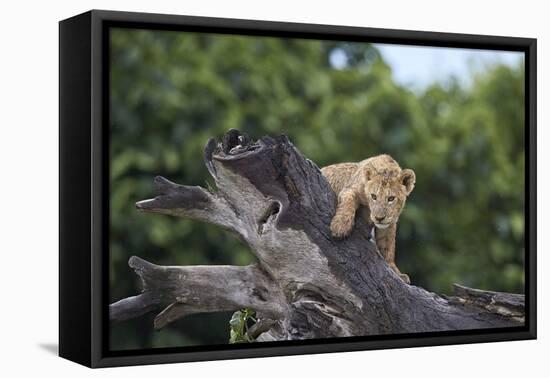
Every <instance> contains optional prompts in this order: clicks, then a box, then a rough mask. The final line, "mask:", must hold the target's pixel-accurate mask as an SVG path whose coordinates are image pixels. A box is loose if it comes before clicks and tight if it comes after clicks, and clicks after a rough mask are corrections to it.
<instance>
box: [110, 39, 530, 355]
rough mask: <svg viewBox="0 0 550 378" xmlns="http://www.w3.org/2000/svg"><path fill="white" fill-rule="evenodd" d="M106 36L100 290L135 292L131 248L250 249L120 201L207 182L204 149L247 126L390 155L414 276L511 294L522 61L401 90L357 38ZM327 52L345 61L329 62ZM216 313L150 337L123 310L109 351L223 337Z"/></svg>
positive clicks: (185, 255) (207, 254) (518, 263)
mask: <svg viewBox="0 0 550 378" xmlns="http://www.w3.org/2000/svg"><path fill="white" fill-rule="evenodd" d="M111 38H112V39H111V123H110V130H109V131H110V135H111V145H110V162H111V165H110V167H111V170H110V180H111V191H110V193H111V202H110V211H111V241H110V282H111V285H110V296H111V301H115V300H118V299H120V298H122V297H126V296H130V295H134V294H135V293H137V292H139V290H140V286H139V281H138V279H137V277H136V276H135V275H134V274H133V273H132V272H131V271H130V269H129V268H128V266H127V261H128V258H129V257H130V256H132V255H138V256H140V257H143V258H145V259H147V260H149V261H152V262H154V263H157V264H166V265H196V264H235V265H245V264H249V263H251V262H253V261H254V257H253V255H252V254H251V253H250V251H249V250H248V247H247V246H245V245H243V244H242V243H241V242H240V241H239V240H237V239H236V238H233V237H232V236H231V235H230V234H228V233H227V232H225V231H223V230H221V229H219V228H216V227H213V226H209V225H206V224H202V223H199V222H196V221H190V220H186V219H176V218H172V217H168V216H164V215H152V214H140V213H137V212H136V211H135V207H134V204H135V202H136V201H139V200H142V199H145V198H150V197H151V196H152V195H153V192H152V179H153V177H154V176H155V175H163V176H165V177H167V178H169V179H171V180H172V181H175V182H178V183H181V184H188V185H207V183H208V181H209V176H208V173H207V170H206V168H205V167H204V164H203V161H202V156H203V147H204V145H205V143H206V141H207V140H208V138H210V137H218V138H219V137H221V136H222V135H223V133H224V132H225V131H226V130H227V129H229V128H232V127H233V128H238V129H240V130H243V131H245V132H247V133H248V134H249V135H251V136H252V137H255V138H257V137H260V136H262V135H265V134H281V133H285V134H287V135H288V136H289V137H290V138H291V140H292V142H293V143H294V144H295V145H296V146H297V147H298V148H299V149H300V151H302V152H303V153H304V154H305V155H306V156H307V157H308V158H310V159H311V160H313V161H315V162H316V163H317V164H318V165H319V166H324V165H327V164H332V163H336V162H343V161H359V160H363V159H365V158H367V157H369V156H373V155H376V154H380V153H389V154H391V155H392V156H394V157H395V158H396V160H397V161H399V162H400V164H401V165H402V166H403V167H407V168H412V169H414V170H415V172H416V176H417V184H416V188H415V190H414V192H413V194H412V195H411V197H410V199H409V201H408V203H407V206H406V208H405V211H404V212H403V215H402V219H401V221H400V224H399V231H398V240H397V243H398V245H397V260H398V261H397V262H398V265H399V267H400V269H401V270H402V271H403V272H406V273H407V274H409V275H410V277H411V280H412V281H413V283H414V284H417V285H421V286H423V287H425V288H427V289H428V290H432V291H436V292H443V293H446V292H449V290H450V288H451V284H452V283H453V282H457V283H462V284H465V285H470V286H474V287H479V288H484V289H493V290H504V291H512V292H522V291H523V287H524V273H523V266H524V240H525V236H524V223H525V221H524V193H525V187H524V180H525V171H524V165H525V156H524V150H523V142H524V110H523V104H524V92H523V89H524V85H523V83H524V68H523V66H518V67H515V68H510V67H506V66H493V67H489V68H487V69H486V70H484V71H481V72H480V73H478V74H476V76H475V78H474V80H473V83H472V84H471V85H469V86H464V85H462V84H460V83H458V82H453V83H450V84H449V85H446V86H442V85H433V86H431V87H429V88H427V89H426V90H424V91H423V92H421V93H415V92H412V91H410V90H408V89H406V88H404V87H402V86H399V85H398V84H396V83H395V82H394V81H393V79H392V75H391V68H390V67H389V66H388V65H387V64H386V63H385V62H384V60H383V57H382V56H381V55H380V54H379V53H378V51H377V50H376V49H375V48H374V47H372V46H371V45H369V44H364V43H343V42H335V41H313V40H294V39H293V40H290V39H289V40H286V39H278V38H254V37H244V36H224V35H204V34H202V35H198V34H193V33H181V32H169V31H145V30H137V29H135V30H134V29H115V30H113V31H112V34H111ZM335 53H337V54H340V55H343V56H344V57H345V62H344V63H345V64H344V65H343V66H342V67H339V68H338V69H337V68H335V67H333V66H332V65H331V63H330V61H331V55H332V54H335ZM229 317H230V314H222V315H218V314H216V315H213V314H209V315H204V314H201V315H194V316H191V317H189V318H186V319H184V320H182V321H178V322H176V324H174V325H172V326H170V327H168V328H167V329H164V330H162V331H160V332H156V333H153V332H151V319H150V318H147V317H146V318H143V319H137V320H135V321H131V322H126V323H123V324H120V325H116V326H114V327H113V329H112V333H111V347H112V348H113V349H128V348H130V349H131V348H150V347H162V346H180V345H197V344H219V343H226V342H227V319H228V318H229ZM237 335H240V334H238V333H237ZM243 335H244V334H243ZM231 337H233V334H232V335H231ZM236 337H237V336H236Z"/></svg>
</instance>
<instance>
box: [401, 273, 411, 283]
mask: <svg viewBox="0 0 550 378" xmlns="http://www.w3.org/2000/svg"><path fill="white" fill-rule="evenodd" d="M399 277H401V279H402V280H403V282H405V283H406V284H407V285H410V284H411V279H410V278H409V275H408V274H405V273H399Z"/></svg>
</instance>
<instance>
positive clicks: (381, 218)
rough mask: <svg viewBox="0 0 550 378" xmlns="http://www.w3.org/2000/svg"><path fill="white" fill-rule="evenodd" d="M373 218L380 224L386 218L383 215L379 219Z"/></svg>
mask: <svg viewBox="0 0 550 378" xmlns="http://www.w3.org/2000/svg"><path fill="white" fill-rule="evenodd" d="M374 218H375V219H376V221H377V222H382V221H383V220H384V219H385V218H386V216H385V215H383V216H381V217H374Z"/></svg>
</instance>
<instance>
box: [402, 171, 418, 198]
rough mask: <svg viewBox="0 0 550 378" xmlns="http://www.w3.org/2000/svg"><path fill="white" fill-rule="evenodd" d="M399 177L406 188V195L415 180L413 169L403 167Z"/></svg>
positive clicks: (412, 187) (410, 190) (411, 188)
mask: <svg viewBox="0 0 550 378" xmlns="http://www.w3.org/2000/svg"><path fill="white" fill-rule="evenodd" d="M399 178H400V180H401V183H402V184H403V185H404V186H405V189H406V190H407V195H409V194H411V192H412V190H413V189H414V183H415V182H416V175H415V174H414V171H413V170H412V169H403V170H402V171H401V176H400V177H399Z"/></svg>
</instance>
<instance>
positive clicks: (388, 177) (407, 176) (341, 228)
mask: <svg viewBox="0 0 550 378" xmlns="http://www.w3.org/2000/svg"><path fill="white" fill-rule="evenodd" d="M321 172H322V173H323V175H324V176H325V178H326V179H327V181H328V182H329V184H330V186H331V187H332V190H334V192H335V193H336V194H337V195H338V206H337V208H336V214H335V215H334V218H332V222H331V224H330V230H331V232H332V236H333V237H335V238H339V239H341V238H345V237H347V236H348V235H349V234H350V233H351V232H352V230H353V226H354V222H355V213H356V211H357V210H358V209H360V211H361V212H362V214H363V218H364V219H365V220H366V221H368V222H369V224H370V225H371V226H372V225H374V226H375V227H376V228H375V239H376V245H377V246H378V250H379V251H380V252H381V254H382V256H384V259H385V260H386V262H387V263H388V264H389V265H390V267H391V268H392V269H393V270H394V271H395V272H396V273H397V274H398V275H399V276H400V277H401V278H402V279H403V281H405V282H406V283H410V280H409V276H408V275H406V274H403V273H401V272H400V271H399V269H398V268H397V266H396V265H395V234H396V230H397V220H398V219H399V215H400V214H401V211H402V210H403V207H404V206H405V201H406V199H407V196H408V195H409V194H411V192H412V190H413V188H414V184H415V181H416V176H415V174H414V172H413V171H412V170H411V169H403V170H402V169H401V168H400V167H399V164H397V162H396V161H395V160H393V158H392V157H391V156H389V155H379V156H375V157H371V158H369V159H366V160H363V161H361V162H359V163H341V164H334V165H329V166H327V167H324V168H322V169H321Z"/></svg>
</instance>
